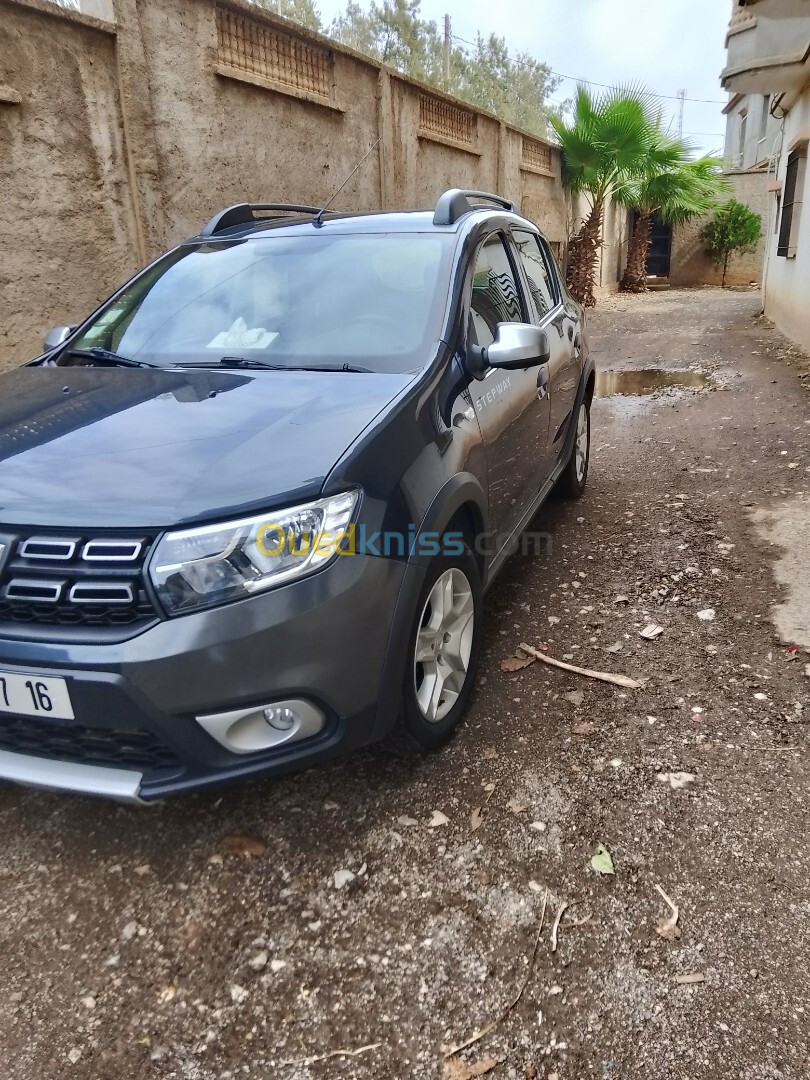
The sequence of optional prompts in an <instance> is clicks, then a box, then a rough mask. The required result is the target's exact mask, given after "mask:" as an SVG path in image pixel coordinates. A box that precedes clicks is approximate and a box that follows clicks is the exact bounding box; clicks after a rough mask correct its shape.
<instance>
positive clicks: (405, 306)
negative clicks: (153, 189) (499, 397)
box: [64, 226, 452, 372]
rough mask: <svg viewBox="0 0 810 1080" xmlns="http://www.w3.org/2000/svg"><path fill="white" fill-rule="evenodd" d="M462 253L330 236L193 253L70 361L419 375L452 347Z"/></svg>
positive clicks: (153, 272)
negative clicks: (453, 262)
mask: <svg viewBox="0 0 810 1080" xmlns="http://www.w3.org/2000/svg"><path fill="white" fill-rule="evenodd" d="M327 228H328V226H327ZM451 255H452V251H451V244H450V242H449V238H448V237H444V236H435V235H434V236H431V235H428V234H424V233H409V234H364V235H361V236H358V235H347V234H337V235H332V236H330V235H328V234H327V233H326V229H325V230H324V231H321V232H315V230H313V233H312V234H311V235H309V236H294V237H291V236H283V237H280V236H260V237H252V238H250V239H247V240H236V241H219V242H212V243H208V244H200V245H195V246H185V247H181V248H178V249H176V250H175V251H172V252H170V253H169V254H168V255H166V256H165V257H164V258H163V259H160V260H159V261H158V262H157V263H156V264H155V265H154V266H152V267H151V268H149V269H148V270H147V271H146V272H145V273H143V274H142V275H140V277H138V278H137V279H136V280H135V281H133V282H132V283H131V284H130V285H128V286H126V288H124V289H123V290H122V291H121V292H120V293H119V294H118V295H117V296H116V297H114V298H113V299H112V300H111V301H110V302H109V303H108V304H107V305H105V306H104V307H103V308H101V309H100V310H99V312H98V313H97V314H96V315H95V316H94V317H93V319H92V321H91V322H90V323H89V324H88V325H87V326H86V327H85V329H84V330H83V331H82V332H81V333H80V334H79V335H78V336H77V337H76V338H74V339H73V340H72V341H71V342H70V345H69V349H68V350H66V352H65V354H64V355H65V362H70V360H69V359H68V358H69V356H70V355H71V354H74V353H77V352H78V353H82V352H84V353H85V356H88V355H89V356H92V354H88V353H87V352H86V351H87V350H92V349H97V350H102V349H103V350H107V351H108V352H111V353H115V354H116V355H117V356H119V357H124V358H126V359H127V360H136V361H140V362H142V363H148V364H157V365H159V366H166V367H169V366H173V365H175V364H217V363H219V362H221V361H222V362H225V363H227V362H228V361H229V360H234V359H240V360H243V361H249V362H251V364H252V365H253V366H258V365H259V364H267V365H268V366H270V367H290V368H296V367H298V368H301V367H314V368H317V367H325V368H326V367H328V368H332V369H334V368H335V367H337V368H338V369H340V368H342V367H343V366H344V365H345V366H346V367H347V368H351V367H352V366H354V367H361V368H364V369H367V370H371V371H378V372H400V371H409V370H411V369H413V368H415V367H421V366H422V365H423V364H424V363H425V361H426V359H428V353H427V351H426V350H427V349H428V348H429V347H430V346H431V345H432V344H433V343H435V342H436V341H437V340H438V338H439V337H440V334H441V319H442V314H443V312H444V308H445V305H446V301H447V291H448V284H447V282H448V279H449V271H448V264H449V261H450V258H451ZM98 358H99V359H100V358H101V356H100V354H98Z"/></svg>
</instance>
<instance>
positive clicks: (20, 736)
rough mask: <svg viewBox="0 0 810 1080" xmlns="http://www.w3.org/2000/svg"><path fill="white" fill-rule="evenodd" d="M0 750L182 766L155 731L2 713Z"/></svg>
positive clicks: (122, 764)
mask: <svg viewBox="0 0 810 1080" xmlns="http://www.w3.org/2000/svg"><path fill="white" fill-rule="evenodd" d="M0 749H2V750H11V751H13V752H14V753H17V754H35V755H37V756H38V757H47V758H55V759H57V760H59V761H71V762H78V763H79V764H82V765H109V766H113V767H115V768H119V769H123V768H127V769H139V770H142V771H149V770H152V769H165V768H178V767H180V764H181V763H180V760H179V758H178V757H177V755H176V754H175V753H174V751H173V750H172V749H171V748H170V747H168V746H166V745H165V744H164V743H162V742H161V741H160V740H159V739H158V738H156V737H155V736H154V735H153V734H152V733H151V731H145V730H140V729H137V728H133V729H131V730H126V731H124V730H121V731H116V730H113V729H111V728H91V727H81V726H79V725H77V724H54V723H53V722H51V723H43V722H42V721H38V720H35V719H32V718H30V717H26V718H25V719H23V718H19V717H15V716H0Z"/></svg>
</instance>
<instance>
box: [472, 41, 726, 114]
mask: <svg viewBox="0 0 810 1080" xmlns="http://www.w3.org/2000/svg"><path fill="white" fill-rule="evenodd" d="M453 41H460V42H463V44H464V45H472V47H473V48H474V49H477V48H478V43H477V42H475V41H468V40H467V38H463V37H459V36H458V35H457V34H454V35H453ZM512 63H513V64H518V65H521V66H523V67H528V65H527V64H526V63H525V61H522V60H518V59H516V58H513V59H512ZM538 63H539V61H538ZM549 71H550V72H551V74H552V75H556V76H557V78H558V79H567V80H568V81H569V82H575V83H585V84H587V85H588V86H599V87H601V88H602V89H604V90H620V89H621V87H619V86H613V85H611V84H610V83H600V82H595V81H594V80H593V79H583V78H580V77H579V76H577V75H563V73H562V72H561V71H554V70H553V69H552V68H549ZM655 96H656V97H657V98H662V99H666V100H668V101H681V100H683V101H695V102H697V103H698V104H700V105H726V104H728V102H727V101H721V100H720V99H719V98H693V97H686V96H684V97H683V98H681V96H680V94H656V95H655ZM687 134H689V133H687ZM691 134H692V135H695V134H700V132H694V131H693V132H691Z"/></svg>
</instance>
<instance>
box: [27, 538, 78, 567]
mask: <svg viewBox="0 0 810 1080" xmlns="http://www.w3.org/2000/svg"><path fill="white" fill-rule="evenodd" d="M77 544H78V541H77V540H69V539H64V540H63V539H62V538H61V537H59V538H56V539H53V538H51V537H50V536H29V537H28V539H27V540H23V542H22V543H21V544H20V547H19V552H20V555H21V556H22V558H23V559H55V560H57V561H59V562H66V561H67V560H68V559H72V558H73V556H74V555H75V553H76V547H77Z"/></svg>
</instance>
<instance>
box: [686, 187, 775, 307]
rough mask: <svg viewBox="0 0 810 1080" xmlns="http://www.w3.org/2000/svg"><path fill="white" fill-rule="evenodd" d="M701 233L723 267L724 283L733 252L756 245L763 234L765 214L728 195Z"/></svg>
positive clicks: (742, 251)
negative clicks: (760, 213)
mask: <svg viewBox="0 0 810 1080" xmlns="http://www.w3.org/2000/svg"><path fill="white" fill-rule="evenodd" d="M700 235H701V238H702V239H703V241H704V243H705V244H706V248H707V250H708V252H709V255H710V256H711V258H712V261H713V262H714V264H715V265H716V266H722V267H723V280H722V282H721V284H722V285H723V286H725V284H726V271H727V270H728V263H729V259H730V258H731V256H732V255H734V254H735V253H736V254H739V255H743V254H745V253H746V252H749V251H754V250H755V249H756V246H757V244H758V243H759V238H760V236H761V235H762V218H761V217H760V216H759V214H755V213H754V211H753V210H752V209H751V208H750V207H748V206H746V205H745V204H744V203H741V202H737V200H736V199H729V200H728V202H725V203H723V205H722V206H721V207H720V208H719V209H718V211H717V212H716V214H715V215H714V217H713V218H712V220H711V221H709V222H708V223H707V224H706V225H704V226H703V228H702V230H701V233H700Z"/></svg>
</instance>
